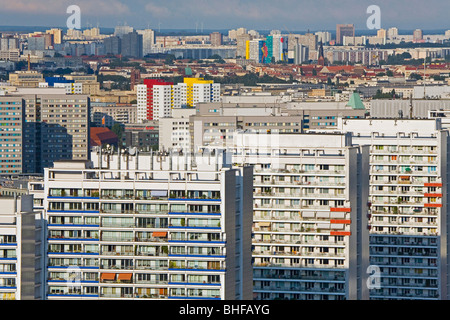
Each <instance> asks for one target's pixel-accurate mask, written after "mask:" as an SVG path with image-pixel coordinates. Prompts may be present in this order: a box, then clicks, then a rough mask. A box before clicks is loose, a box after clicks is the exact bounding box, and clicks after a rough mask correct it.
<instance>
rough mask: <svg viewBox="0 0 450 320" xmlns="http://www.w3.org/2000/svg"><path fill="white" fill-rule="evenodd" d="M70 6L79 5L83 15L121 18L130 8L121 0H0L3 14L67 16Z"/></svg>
mask: <svg viewBox="0 0 450 320" xmlns="http://www.w3.org/2000/svg"><path fill="white" fill-rule="evenodd" d="M70 5H78V6H79V7H80V9H81V14H82V15H84V14H85V15H88V16H89V15H93V14H95V15H96V16H120V15H125V14H129V13H130V12H131V11H130V9H129V7H128V6H127V5H126V4H124V3H122V2H120V1H119V0H96V1H89V0H78V1H74V0H39V1H36V0H14V1H11V0H0V8H1V13H14V14H39V15H66V14H67V13H66V9H67V7H69V6H70Z"/></svg>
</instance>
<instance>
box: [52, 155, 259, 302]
mask: <svg viewBox="0 0 450 320" xmlns="http://www.w3.org/2000/svg"><path fill="white" fill-rule="evenodd" d="M92 157H93V164H92V163H89V162H64V161H61V162H56V163H55V166H54V168H48V169H46V171H45V199H44V208H45V214H46V219H47V220H48V237H47V238H48V240H47V245H48V254H47V257H46V258H47V259H46V273H47V283H46V284H47V291H46V298H47V299H52V300H53V299H83V298H87V299H212V300H218V299H226V300H235V299H247V300H248V299H251V297H252V268H251V245H250V243H251V221H252V213H251V206H252V197H251V192H252V191H251V190H252V179H253V175H252V168H251V167H240V168H230V166H229V165H228V164H227V161H226V159H227V157H226V155H225V154H223V153H219V152H218V153H215V154H198V155H195V156H188V155H187V154H185V155H184V156H175V155H172V154H171V155H168V154H167V155H165V154H156V155H140V154H139V155H137V156H136V155H134V156H132V155H128V158H127V159H125V158H124V159H122V158H123V156H119V157H118V156H117V154H115V155H111V154H110V155H108V156H107V157H103V156H102V155H101V154H94V155H93V156H92ZM71 274H75V275H77V277H76V278H75V279H76V283H74V281H71V278H70V275H71Z"/></svg>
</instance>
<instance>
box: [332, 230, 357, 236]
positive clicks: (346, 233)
mask: <svg viewBox="0 0 450 320" xmlns="http://www.w3.org/2000/svg"><path fill="white" fill-rule="evenodd" d="M351 234H352V233H351V232H350V231H331V232H330V236H349V235H351Z"/></svg>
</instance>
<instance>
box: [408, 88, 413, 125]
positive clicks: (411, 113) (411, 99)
mask: <svg viewBox="0 0 450 320" xmlns="http://www.w3.org/2000/svg"><path fill="white" fill-rule="evenodd" d="M409 118H410V119H412V118H413V97H412V93H411V95H410V96H409Z"/></svg>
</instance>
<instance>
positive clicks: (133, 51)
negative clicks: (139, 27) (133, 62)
mask: <svg viewBox="0 0 450 320" xmlns="http://www.w3.org/2000/svg"><path fill="white" fill-rule="evenodd" d="M142 39H143V36H142V35H141V34H139V33H137V32H136V31H133V32H130V33H126V34H124V35H122V38H121V42H122V44H121V48H122V51H121V55H122V56H124V57H133V58H142V56H143V55H142V52H143V50H142V44H143V40H142Z"/></svg>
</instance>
